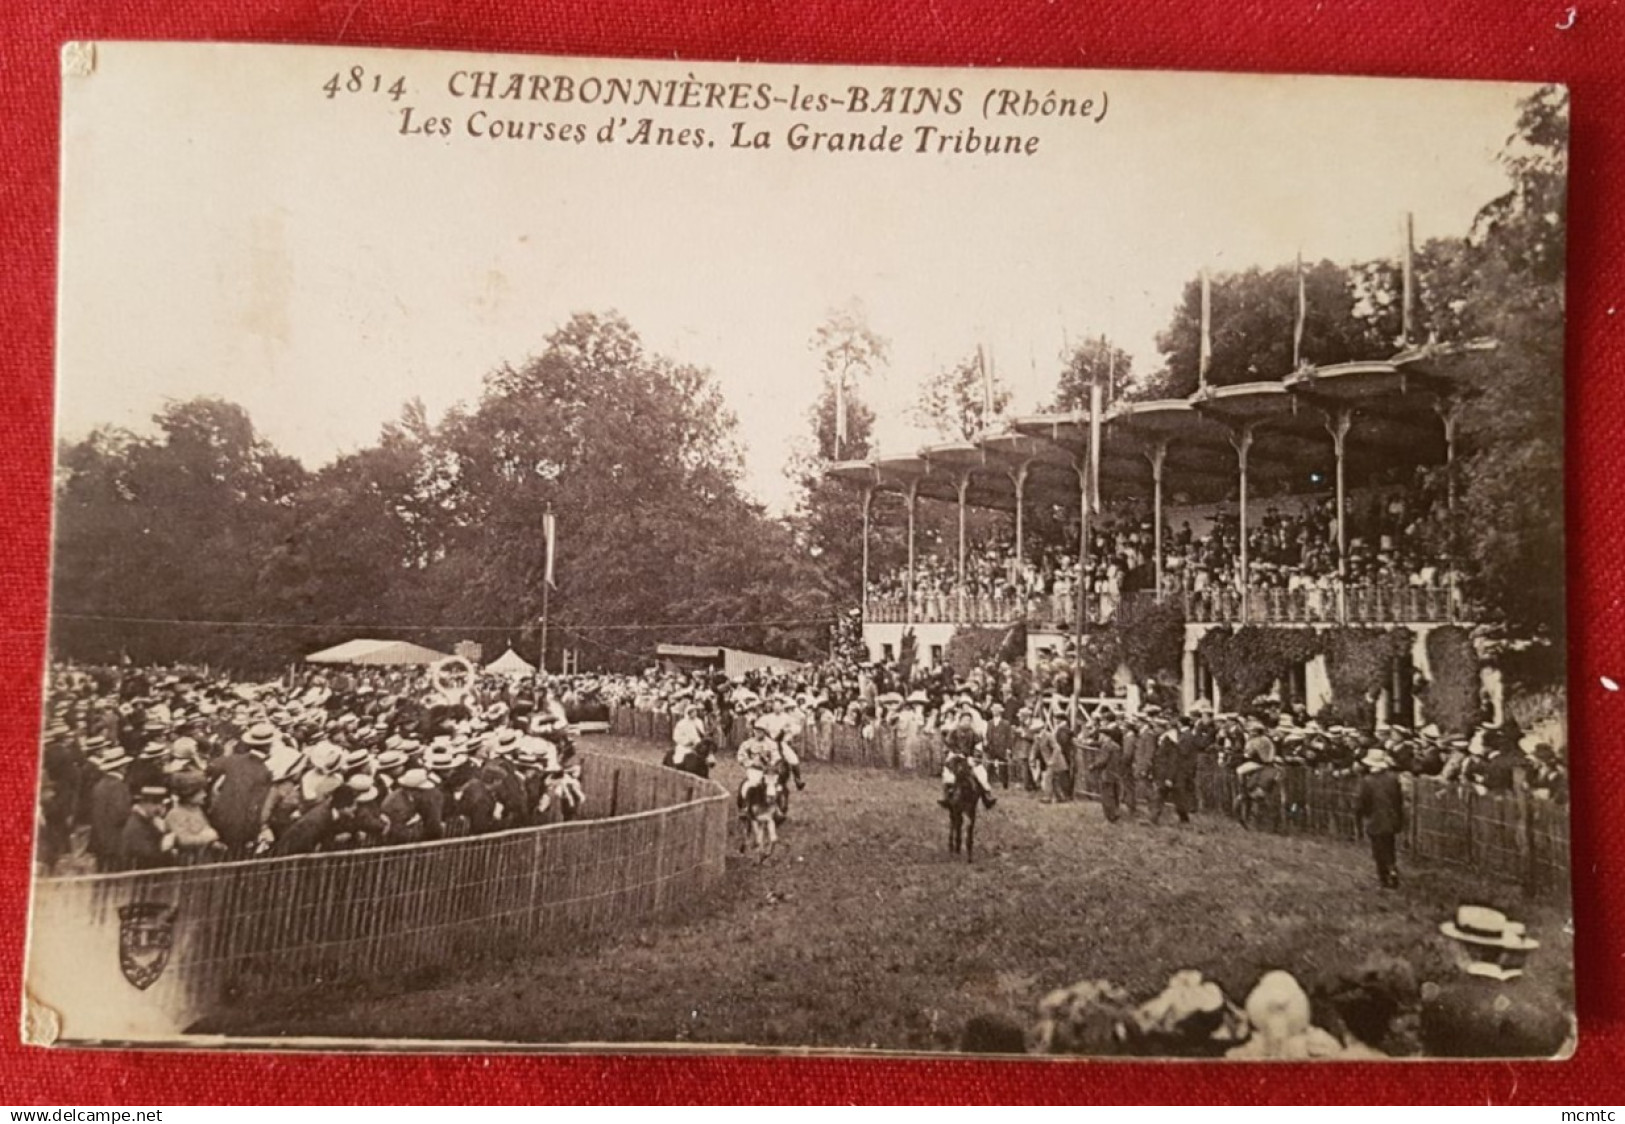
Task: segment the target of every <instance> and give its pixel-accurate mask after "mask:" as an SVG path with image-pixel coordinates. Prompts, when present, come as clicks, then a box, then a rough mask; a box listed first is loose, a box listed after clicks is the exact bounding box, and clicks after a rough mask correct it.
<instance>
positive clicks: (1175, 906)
mask: <svg viewBox="0 0 1625 1124" xmlns="http://www.w3.org/2000/svg"><path fill="white" fill-rule="evenodd" d="M589 748H591V749H594V750H596V751H599V752H609V753H620V754H624V755H627V756H638V757H642V758H652V757H655V756H657V755H658V751H657V749H655V748H654V747H650V746H647V745H643V744H639V743H635V742H630V741H625V740H622V739H613V738H598V739H593V742H592V744H591V745H590V747H589ZM807 776H808V788H807V791H806V792H804V793H801V794H798V796H797V804H796V807H795V808H794V811H793V816H792V820H791V822H790V823H789V824H788V825H787V826H786V829H785V831H784V835H783V838H782V841H781V843H780V846H779V850H778V853H777V854H776V855H775V856H774V858H773V859H772V860H771V861H770V862H769V863H767V864H765V865H757V864H756V863H755V862H754V861H752V860H749V859H747V858H745V857H743V856H740V855H739V853H738V851H737V849H735V850H733V851H732V853H731V854H730V859H729V871H728V880H727V883H726V885H725V886H724V887H723V889H722V890H721V891H720V892H719V893H718V894H717V895H716V896H715V898H714V899H713V900H710V901H707V902H703V903H696V905H695V907H694V908H693V909H692V910H691V911H690V912H689V913H688V914H687V915H685V916H684V917H681V918H678V919H674V920H672V921H669V922H666V923H663V924H657V925H651V926H647V927H645V928H642V929H640V930H639V931H636V932H631V933H626V934H624V935H621V936H618V937H611V938H605V939H599V940H595V941H594V942H592V943H591V944H590V945H588V946H586V947H582V948H575V949H552V950H547V951H546V952H539V953H537V954H536V955H534V956H527V957H524V958H522V959H518V960H514V961H512V962H509V963H505V964H486V965H480V966H471V967H468V968H463V969H458V968H457V967H455V966H448V968H447V969H445V970H443V971H440V972H436V973H429V974H422V973H420V974H418V975H417V976H415V977H414V978H413V979H412V980H410V981H398V982H397V983H396V984H395V985H393V986H390V985H385V984H379V985H373V986H370V987H367V988H365V989H360V988H356V989H351V990H347V991H342V992H334V993H328V994H326V995H323V996H320V997H311V996H306V997H302V998H301V999H300V1000H299V1001H297V1002H295V1003H289V1004H284V1005H279V1006H278V1007H276V1008H266V1007H263V1006H261V1007H259V1008H258V1009H257V1010H255V1011H252V1012H250V1011H242V1012H238V1013H237V1014H236V1015H233V1016H232V1017H230V1018H227V1019H223V1020H214V1021H213V1025H211V1027H210V1029H211V1030H216V1031H225V1032H227V1033H236V1034H255V1035H275V1034H291V1035H323V1036H342V1037H349V1036H361V1037H368V1038H436V1039H482V1040H487V1041H491V1040H500V1041H513V1042H538V1043H541V1042H555V1043H557V1042H572V1041H596V1042H610V1041H613V1042H684V1041H700V1042H712V1043H730V1042H732V1043H741V1042H748V1043H755V1044H758V1045H780V1046H819V1047H859V1048H862V1047H870V1048H882V1049H894V1050H922V1049H925V1050H943V1049H953V1048H955V1047H956V1045H957V1043H958V1041H959V1035H960V1031H961V1029H962V1028H963V1026H964V1024H965V1022H966V1020H967V1019H969V1018H971V1017H972V1016H975V1015H978V1014H997V1015H1003V1016H1005V1017H1008V1018H1011V1019H1014V1020H1015V1021H1017V1022H1019V1023H1023V1024H1024V1023H1025V1022H1027V1021H1028V1019H1029V1017H1030V1013H1031V1011H1032V1009H1033V1005H1034V1004H1035V1003H1036V1002H1037V1000H1038V999H1039V998H1040V997H1041V996H1042V995H1043V994H1044V993H1045V992H1046V991H1048V990H1049V989H1051V988H1054V987H1058V986H1063V985H1066V984H1069V983H1072V982H1074V981H1076V980H1079V979H1083V978H1093V977H1103V978H1107V979H1111V980H1115V981H1116V982H1118V983H1121V984H1123V985H1124V986H1126V987H1127V988H1128V989H1129V990H1130V992H1132V993H1134V994H1135V995H1150V994H1152V993H1154V992H1155V991H1157V990H1158V989H1159V988H1160V986H1161V984H1162V983H1163V982H1164V981H1165V980H1166V979H1167V977H1168V975H1169V974H1170V973H1172V972H1173V971H1174V970H1176V969H1178V968H1186V967H1188V968H1199V969H1201V970H1203V971H1204V972H1206V973H1208V974H1209V975H1210V976H1211V977H1213V978H1215V979H1217V980H1218V981H1219V982H1220V983H1221V984H1223V985H1224V986H1225V989H1226V990H1227V991H1228V992H1229V994H1230V995H1231V996H1232V997H1233V998H1235V999H1237V1000H1238V1001H1239V1000H1240V999H1241V998H1243V997H1244V996H1245V994H1246V992H1247V989H1248V988H1249V987H1250V986H1251V984H1252V983H1253V981H1255V980H1256V979H1257V977H1258V976H1259V974H1260V973H1261V972H1263V971H1264V970H1265V969H1268V968H1272V967H1284V968H1287V969H1289V970H1291V971H1293V972H1295V973H1296V974H1298V975H1299V977H1300V978H1301V979H1303V980H1304V981H1305V982H1306V983H1308V982H1310V981H1311V980H1312V979H1313V978H1314V977H1315V976H1317V974H1320V973H1326V972H1330V971H1334V970H1336V969H1337V968H1339V967H1350V966H1352V965H1354V964H1356V963H1358V962H1359V961H1360V960H1362V959H1363V958H1365V957H1366V956H1368V955H1369V954H1371V953H1386V954H1390V955H1399V956H1404V957H1406V958H1408V959H1409V960H1410V961H1411V963H1412V964H1413V965H1414V966H1415V967H1416V969H1417V970H1418V974H1419V978H1420V979H1429V978H1433V979H1439V978H1444V977H1445V976H1447V975H1449V974H1451V973H1452V972H1453V970H1452V969H1450V968H1449V967H1448V966H1447V961H1446V955H1447V953H1446V949H1445V948H1444V943H1445V942H1443V940H1442V939H1441V938H1440V937H1439V936H1438V934H1437V925H1438V922H1439V921H1440V920H1443V919H1444V917H1445V916H1447V915H1448V908H1444V909H1441V907H1440V905H1439V904H1438V903H1450V904H1451V905H1453V904H1454V903H1455V902H1457V901H1463V900H1466V901H1479V902H1485V903H1487V904H1491V905H1497V906H1501V907H1504V908H1507V909H1508V910H1510V911H1511V912H1513V914H1514V915H1515V916H1518V917H1520V918H1522V919H1524V920H1526V921H1528V922H1529V924H1530V928H1531V930H1532V932H1533V935H1535V936H1537V937H1539V938H1540V939H1541V940H1542V941H1543V942H1544V945H1545V948H1544V950H1543V951H1542V952H1541V953H1539V954H1537V957H1536V959H1535V961H1534V963H1533V965H1532V971H1531V978H1530V980H1529V981H1528V982H1529V983H1531V984H1536V983H1538V984H1539V986H1541V987H1544V988H1547V989H1550V990H1552V991H1554V992H1556V993H1558V994H1561V995H1563V996H1564V997H1565V998H1569V997H1571V996H1572V982H1571V979H1570V976H1569V972H1568V968H1567V965H1568V963H1569V962H1570V959H1571V955H1572V953H1571V948H1570V939H1569V937H1568V935H1567V933H1566V932H1565V931H1564V928H1563V917H1562V915H1561V914H1560V913H1559V912H1558V911H1557V910H1555V909H1550V908H1542V909H1531V908H1530V907H1528V906H1527V905H1525V904H1524V903H1523V902H1522V900H1521V895H1520V893H1519V891H1518V889H1517V887H1514V886H1501V885H1483V884H1480V883H1478V882H1477V881H1476V880H1475V879H1473V878H1472V877H1471V876H1469V875H1466V874H1464V873H1462V872H1459V871H1456V870H1453V869H1448V868H1434V869H1426V870H1417V869H1414V868H1403V867H1402V870H1401V875H1402V878H1403V879H1404V886H1403V888H1402V889H1401V890H1400V891H1398V892H1392V891H1389V892H1384V891H1381V890H1378V889H1377V888H1376V887H1375V884H1374V879H1373V876H1372V872H1371V868H1370V859H1369V856H1368V854H1367V853H1366V852H1365V851H1364V849H1363V848H1360V847H1357V846H1354V845H1352V844H1348V843H1341V842H1335V841H1330V840H1321V839H1308V838H1300V837H1292V838H1282V837H1278V836H1273V835H1264V834H1255V833H1250V832H1246V831H1243V830H1241V829H1240V828H1239V827H1238V826H1236V825H1235V824H1233V823H1231V822H1229V821H1228V820H1225V819H1222V818H1220V817H1219V816H1217V815H1215V814H1211V813H1208V814H1204V815H1201V816H1199V817H1197V820H1196V822H1193V823H1192V824H1190V825H1188V826H1184V827H1179V826H1172V825H1171V821H1172V820H1173V816H1172V814H1171V813H1172V810H1171V809H1169V813H1168V815H1167V816H1166V818H1165V820H1164V822H1163V824H1162V825H1161V826H1160V827H1152V826H1150V825H1149V824H1145V823H1132V822H1122V823H1119V824H1116V825H1111V824H1107V823H1106V822H1105V819H1104V817H1103V816H1102V814H1101V810H1100V807H1099V806H1098V805H1096V804H1092V803H1086V802H1084V803H1077V804H1069V805H1042V804H1040V803H1039V802H1038V800H1037V798H1036V797H1035V796H1032V795H1029V794H1027V793H1023V792H1018V791H1015V790H1012V791H1010V792H1009V793H1008V794H1006V795H1005V796H1004V798H1003V799H1001V800H1000V803H999V806H998V807H997V808H996V809H995V810H993V811H991V812H985V813H983V815H982V818H981V821H980V824H979V827H978V840H977V843H978V851H977V857H976V863H975V864H974V865H973V866H967V865H965V864H964V863H963V862H962V861H957V860H954V859H952V858H951V857H950V856H949V855H948V854H947V851H946V834H947V827H946V817H945V814H944V813H943V812H942V811H941V809H939V808H938V807H937V806H936V803H935V799H936V796H937V795H938V790H937V789H936V787H935V786H934V785H932V784H931V783H929V782H928V781H923V780H920V779H918V778H913V777H901V776H897V775H894V774H891V773H886V772H875V771H861V770H856V769H851V770H847V769H836V768H830V767H827V766H820V765H818V764H812V765H810V766H809V768H808V771H807ZM717 777H718V779H719V780H721V781H722V782H723V783H724V784H728V785H732V784H734V783H736V782H737V778H738V771H737V769H735V768H734V767H733V765H732V763H731V762H730V763H727V764H726V765H725V766H724V767H722V768H721V769H719V770H718V773H717ZM1405 1038H1406V1036H1405V1035H1404V1034H1403V1033H1401V1034H1400V1035H1399V1036H1398V1037H1396V1039H1395V1040H1394V1041H1393V1042H1391V1043H1390V1045H1391V1046H1392V1047H1395V1048H1396V1049H1403V1048H1404V1047H1405V1046H1406V1045H1408V1043H1407V1042H1406V1041H1405Z"/></svg>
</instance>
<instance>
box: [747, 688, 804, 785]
mask: <svg viewBox="0 0 1625 1124" xmlns="http://www.w3.org/2000/svg"><path fill="white" fill-rule="evenodd" d="M793 701H794V700H792V699H791V698H790V697H789V696H788V695H779V696H778V697H776V698H775V699H774V700H773V710H772V711H771V712H770V713H768V714H764V715H762V717H761V718H760V719H758V720H757V726H758V728H761V723H762V722H766V723H767V726H766V730H767V735H768V736H769V737H770V738H772V739H773V741H774V742H775V743H777V745H778V748H779V756H780V757H782V758H783V759H784V763H785V764H786V765H788V766H790V775H791V776H792V777H794V778H795V782H796V788H797V790H800V789H803V788H806V787H807V784H806V782H805V781H803V780H802V779H801V757H800V755H799V754H797V753H796V750H795V746H793V745H791V744H790V743H791V742H793V741H795V739H796V738H797V737H798V736H799V735H800V733H801V727H802V721H801V716H800V715H798V714H796V713H795V712H794V711H793V710H792V709H791V703H792V702H793Z"/></svg>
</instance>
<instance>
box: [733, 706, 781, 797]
mask: <svg viewBox="0 0 1625 1124" xmlns="http://www.w3.org/2000/svg"><path fill="white" fill-rule="evenodd" d="M770 726H771V723H770V722H769V721H768V716H767V715H763V716H762V717H760V718H758V719H757V720H756V721H755V723H754V724H753V725H752V726H751V732H750V737H748V738H746V739H745V740H744V741H743V742H741V743H740V745H739V752H738V754H736V755H735V756H736V759H737V760H738V762H739V767H740V768H741V769H743V770H745V779H744V781H743V782H742V783H741V784H740V785H739V807H740V808H741V809H743V808H744V807H745V804H746V802H747V801H746V794H747V793H748V792H750V791H751V789H753V788H757V787H759V786H761V785H762V784H764V783H766V781H767V779H768V778H769V777H772V776H776V775H777V774H778V770H779V761H780V753H779V743H778V742H777V741H776V740H775V739H774V738H773V736H772V734H771V733H770V732H769V727H770Z"/></svg>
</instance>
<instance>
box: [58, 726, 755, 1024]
mask: <svg viewBox="0 0 1625 1124" xmlns="http://www.w3.org/2000/svg"><path fill="white" fill-rule="evenodd" d="M581 762H582V774H583V775H582V781H583V787H584V788H585V790H586V794H587V804H586V808H585V811H584V814H585V816H586V817H587V818H585V819H581V820H577V821H575V822H572V823H567V824H552V825H548V826H545V827H535V828H521V829H517V830H514V831H507V832H500V833H497V834H493V835H482V836H474V837H471V838H465V839H454V840H442V841H437V842H431V843H415V844H409V845H405V846H399V847H380V848H371V849H366V850H358V851H348V852H336V853H330V854H318V855H305V856H297V857H290V858H281V859H259V860H251V861H248V862H241V863H223V864H218V865H214V866H197V867H186V868H175V869H167V870H160V871H143V872H136V873H128V874H114V875H96V876H91V877H82V878H58V879H50V878H47V879H41V880H39V881H37V882H36V885H35V889H34V902H33V919H32V924H31V928H30V947H29V956H28V991H29V998H30V999H31V1000H33V1001H36V1002H38V1003H40V1004H43V1005H44V1006H45V1007H48V1008H50V1009H51V1010H53V1011H55V1012H56V1013H57V1015H58V1016H59V1017H60V1019H61V1033H62V1036H63V1037H64V1038H66V1039H70V1040H75V1041H93V1040H99V1041H141V1040H152V1039H161V1038H173V1037H174V1036H176V1035H178V1034H181V1033H183V1032H184V1031H185V1030H186V1028H187V1027H188V1026H189V1025H191V1024H193V1023H194V1022H196V1021H197V1020H198V1019H200V1018H203V1017H205V1016H206V1015H208V1014H209V1013H211V1012H213V1011H216V1010H218V1009H220V1008H221V1006H222V1005H223V1004H229V1003H236V1002H242V1001H245V1000H253V999H257V998H260V997H263V996H265V995H267V994H271V993H275V992H278V991H285V990H288V989H292V988H302V987H307V986H310V985H314V984H319V983H328V982H333V981H341V980H352V979H364V978H369V977H380V976H400V975H402V974H406V973H411V972H414V971H418V970H422V969H424V968H430V967H436V966H447V965H456V964H458V963H459V962H467V961H469V960H471V959H475V958H478V957H482V956H487V955H491V954H493V953H504V952H510V951H516V950H520V949H525V948H532V949H535V950H538V951H544V950H545V949H547V948H548V947H550V946H565V945H568V944H569V943H570V942H572V941H573V940H576V939H578V938H579V937H581V936H583V935H585V934H588V933H592V932H598V931H603V930H608V929H617V928H621V927H624V926H627V925H631V924H635V923H638V922H641V921H644V920H646V919H648V918H652V917H657V916H659V915H661V914H663V913H666V912H668V911H670V910H671V909H673V908H674V907H676V906H678V905H680V904H682V903H684V902H688V901H692V900H694V899H695V898H697V897H699V896H700V895H702V894H703V893H704V892H705V891H707V890H708V889H710V888H711V887H713V886H714V885H715V884H716V883H717V882H718V881H719V880H720V879H721V878H722V876H723V865H724V857H725V855H726V850H727V831H728V820H729V812H730V807H729V797H728V795H727V794H726V793H725V792H724V791H723V789H722V788H721V787H720V786H719V785H717V784H715V783H714V782H711V781H703V780H700V779H699V778H696V777H691V776H689V775H687V774H684V773H679V772H676V771H674V770H671V769H664V768H661V767H660V766H658V765H653V764H649V763H645V762H640V761H631V760H626V759H622V758H613V757H606V756H601V755H597V754H591V753H587V754H583V755H582V756H581ZM132 906H134V907H137V908H136V910H135V911H133V912H132V911H131V909H130V907H132ZM164 911H172V912H168V913H167V914H165V912H164ZM142 913H148V914H151V913H157V914H158V919H159V921H160V922H162V921H163V919H164V918H165V916H167V917H168V918H169V923H168V925H167V926H165V925H163V924H159V925H158V926H156V927H144V926H142V925H141V924H139V918H138V917H137V916H136V915H137V914H142ZM121 918H124V919H127V920H125V921H124V922H123V924H121ZM121 928H122V929H123V930H124V931H125V936H124V939H123V940H122V942H121V939H120V930H121ZM166 928H167V933H168V936H167V938H166V937H165V936H164V935H163V933H164V930H165V929H166ZM165 939H167V940H168V941H169V942H170V947H169V951H168V957H167V963H166V964H164V966H163V970H162V972H161V973H159V974H158V976H157V978H156V979H155V980H154V981H152V982H151V983H150V984H149V985H148V986H147V987H145V988H141V987H139V986H137V985H136V984H135V983H134V982H132V981H131V980H130V979H129V973H128V972H126V971H124V970H122V969H121V955H126V956H127V955H129V954H130V952H131V951H132V950H133V951H134V952H135V953H136V959H137V960H138V961H143V960H145V961H149V962H150V960H151V959H152V958H153V957H154V955H155V954H156V949H155V944H161V943H162V942H163V941H164V940H165ZM143 950H144V951H143ZM138 975H139V973H138Z"/></svg>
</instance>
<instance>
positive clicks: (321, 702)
mask: <svg viewBox="0 0 1625 1124" xmlns="http://www.w3.org/2000/svg"><path fill="white" fill-rule="evenodd" d="M463 686H465V687H466V689H462V690H458V691H457V692H455V693H454V694H450V695H448V694H447V693H446V692H445V691H444V690H443V689H442V688H441V687H440V686H437V685H436V684H435V683H433V682H431V680H430V677H429V676H428V674H427V673H425V672H424V671H423V670H421V669H370V670H369V669H344V670H339V671H333V672H326V671H317V672H306V673H301V674H297V675H289V676H287V677H285V678H284V679H281V680H277V681H272V682H269V683H243V682H236V681H233V680H232V679H230V678H229V677H226V676H222V675H219V674H215V673H210V672H208V671H206V670H202V669H196V668H184V667H176V668H162V669H156V668H119V667H69V666H59V667H55V668H53V669H52V671H51V675H50V679H49V683H48V686H47V694H46V698H47V717H46V722H45V730H44V749H43V755H42V765H43V776H42V790H41V792H42V795H41V801H40V833H39V838H40V847H39V860H40V863H41V866H42V868H43V869H44V870H46V871H47V872H64V873H66V872H74V873H79V872H84V871H85V870H87V869H94V870H97V871H120V870H131V869H147V868H153V867H162V866H169V865H187V864H195V863H203V862H213V861H226V860H235V859H244V858H251V857H255V856H260V855H271V856H281V855H296V854H307V853H311V852H316V851H333V850H348V849H354V848H357V847H368V846H377V845H385V844H398V843H415V842H420V841H424V840H433V839H441V838H451V837H456V836H460V835H470V834H481V833H485V832H491V831H499V830H505V829H508V828H514V827H524V826H529V825H532V824H537V823H544V822H549V821H550V820H553V819H559V818H568V817H569V816H571V815H573V814H574V813H575V812H576V811H578V810H579V808H580V806H581V804H582V801H583V798H584V794H583V793H582V791H581V788H580V781H579V774H580V769H579V766H578V765H577V764H576V762H575V761H574V759H573V757H574V746H573V741H572V739H571V736H570V729H569V722H568V718H567V714H566V711H567V708H568V707H569V706H570V705H577V706H580V705H584V704H585V703H587V702H589V701H593V700H586V699H583V698H582V697H580V694H579V693H578V692H575V691H571V693H570V695H569V697H568V698H566V697H565V696H564V694H563V693H562V692H560V693H555V692H554V691H553V690H552V689H550V688H548V687H543V686H536V685H521V684H519V683H517V682H515V681H510V680H502V679H491V678H487V679H484V680H480V681H477V682H474V683H472V684H465V685H463Z"/></svg>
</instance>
